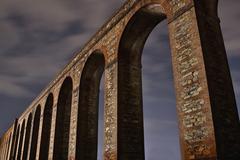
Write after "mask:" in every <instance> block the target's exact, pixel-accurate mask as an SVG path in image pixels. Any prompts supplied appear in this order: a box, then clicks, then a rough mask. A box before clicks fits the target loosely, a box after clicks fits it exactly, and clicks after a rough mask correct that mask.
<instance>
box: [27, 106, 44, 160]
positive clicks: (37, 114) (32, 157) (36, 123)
mask: <svg viewBox="0 0 240 160" xmlns="http://www.w3.org/2000/svg"><path fill="white" fill-rule="evenodd" d="M40 116H41V106H40V105H38V106H37V109H36V111H35V115H34V119H33V128H32V139H31V148H30V158H29V159H30V160H35V159H36V151H37V142H38V132H39V123H40Z"/></svg>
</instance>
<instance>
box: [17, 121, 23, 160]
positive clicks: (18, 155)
mask: <svg viewBox="0 0 240 160" xmlns="http://www.w3.org/2000/svg"><path fill="white" fill-rule="evenodd" d="M24 130H25V120H24V121H23V123H22V127H21V132H20V139H19V145H18V152H17V160H21V156H22V144H23V135H24Z"/></svg>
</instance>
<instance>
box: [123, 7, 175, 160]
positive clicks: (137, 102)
mask: <svg viewBox="0 0 240 160" xmlns="http://www.w3.org/2000/svg"><path fill="white" fill-rule="evenodd" d="M165 19H166V14H165V13H164V11H163V10H162V7H161V6H160V5H158V4H150V5H147V6H144V7H143V8H141V9H139V10H138V11H137V12H136V13H135V14H134V15H133V16H132V17H131V19H130V21H129V22H128V24H127V26H126V28H125V30H124V32H123V34H122V37H121V41H120V45H119V55H118V56H119V61H118V158H119V159H142V160H143V159H145V156H146V155H145V147H144V145H145V142H144V132H145V134H146V135H145V138H146V139H148V140H149V139H151V140H154V141H155V142H156V141H158V138H156V137H159V136H156V137H155V138H153V137H149V135H150V134H151V133H150V132H149V131H146V130H145V131H144V126H145V127H147V126H146V125H147V124H146V118H149V117H150V116H151V115H149V113H148V112H150V114H152V116H153V115H154V114H157V112H158V111H159V110H158V109H157V108H156V107H155V108H152V109H153V110H151V111H150V110H149V109H148V108H149V106H144V105H146V104H147V103H144V102H143V95H144V94H143V90H142V86H143V84H144V83H143V82H144V81H142V79H143V78H145V76H144V77H143V78H142V53H143V51H144V48H145V47H144V46H145V43H146V41H147V39H148V38H149V35H150V33H151V32H152V31H153V30H154V29H155V28H157V27H156V26H157V25H158V24H160V22H162V21H164V20H165ZM160 38H161V37H160ZM164 38H165V37H164ZM159 41H160V40H159ZM165 41H169V40H168V38H166V39H165ZM167 43H169V42H167ZM154 52H155V51H154ZM169 55H170V54H169ZM147 56H151V55H150V54H148V55H146V57H147ZM143 58H144V57H143ZM150 58H152V59H155V60H159V57H154V56H152V57H150ZM168 60H169V59H168ZM169 62H171V61H169ZM151 65H155V66H153V67H160V66H159V65H156V64H151ZM170 66H171V64H170ZM170 68H171V67H170ZM151 69H153V68H150V69H149V71H151ZM155 70H156V68H155ZM143 73H144V65H143ZM144 74H146V75H147V74H148V73H144ZM154 74H155V75H152V77H151V78H152V79H150V80H148V82H149V83H153V82H154V81H156V80H157V79H156V77H159V76H158V75H157V74H159V73H154ZM147 76H149V75H147ZM147 76H146V77H147ZM164 76H166V75H164ZM160 77H162V76H160ZM171 81H173V80H171ZM155 83H156V82H155ZM159 83H160V82H159ZM156 88H157V89H156ZM161 88H162V87H161V84H159V85H156V86H155V88H154V90H155V91H159V92H162V91H163V90H160V89H161ZM169 89H171V88H169ZM172 92H173V91H172ZM144 96H145V95H144ZM148 98H149V97H148ZM150 98H153V97H150ZM160 98H161V97H155V99H160ZM175 101H176V100H175V99H174V102H175ZM149 105H151V103H149ZM155 105H156V104H155ZM160 105H161V104H160ZM143 106H144V107H143ZM146 107H147V108H146ZM150 107H151V106H150ZM143 112H144V114H143ZM145 112H146V113H145ZM153 112H154V113H153ZM163 112H164V113H167V112H165V111H163ZM172 112H173V113H172V115H174V116H175V117H176V109H175V111H172ZM147 114H148V117H144V116H146V115H147ZM143 115H144V116H143ZM151 118H152V117H151ZM156 118H159V117H156ZM173 119H174V118H173ZM149 122H150V123H153V121H151V120H150V121H149ZM175 124H176V125H175V126H174V127H176V128H177V121H176V123H175ZM156 125H157V126H154V127H153V128H154V129H155V130H154V131H155V132H156V131H157V128H158V127H160V126H158V125H159V123H156ZM147 128H148V127H147ZM176 130H178V129H175V131H176ZM152 132H153V130H152ZM147 136H148V137H147ZM177 140H178V137H177ZM156 143H157V142H156ZM146 145H151V144H149V143H146ZM160 145H164V144H160ZM178 145H179V141H178ZM147 147H152V146H147ZM155 149H156V148H155ZM158 149H159V148H158ZM146 151H148V150H146ZM155 152H159V151H156V150H155ZM160 156H161V155H160ZM148 158H149V157H148ZM151 158H153V157H151ZM155 158H156V157H155ZM159 158H161V157H158V158H157V159H159Z"/></svg>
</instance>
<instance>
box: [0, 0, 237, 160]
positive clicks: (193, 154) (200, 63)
mask: <svg viewBox="0 0 240 160" xmlns="http://www.w3.org/2000/svg"><path fill="white" fill-rule="evenodd" d="M164 19H167V20H168V26H169V37H170V44H171V50H172V63H173V75H174V81H175V90H176V97H177V99H176V101H177V107H176V109H177V111H178V117H179V130H180V141H181V153H182V159H184V160H216V159H220V160H238V159H240V125H239V117H238V114H237V108H236V102H235V96H234V92H233V87H232V81H231V76H230V72H229V67H228V63H227V57H226V51H225V47H224V42H223V38H222V33H221V28H220V24H219V18H218V16H217V0H212V1H211V2H210V1H208V0H201V1H200V0H195V1H193V0H128V1H127V2H126V3H125V4H124V5H123V6H122V7H121V8H120V9H119V11H118V12H117V13H116V14H115V15H114V16H113V17H112V18H111V19H110V20H109V21H108V22H107V23H106V24H105V25H104V26H103V27H102V28H101V29H100V30H99V31H98V32H97V33H96V34H95V35H94V36H93V37H92V39H90V41H88V43H86V45H85V46H84V47H83V49H82V50H80V51H79V52H77V53H76V56H75V58H74V59H73V60H72V61H71V62H70V63H69V64H68V65H67V66H66V67H65V68H64V69H63V70H62V72H61V73H59V74H58V76H57V77H56V78H55V80H54V81H52V82H51V83H50V84H49V85H48V86H47V88H46V89H44V90H43V91H42V93H40V95H39V96H38V97H37V98H36V99H35V100H34V101H33V102H32V104H31V105H30V106H29V107H28V108H27V109H26V111H25V112H24V113H23V114H22V115H21V116H20V117H19V118H18V119H16V121H15V122H14V124H13V126H12V127H11V128H10V129H9V130H8V131H7V132H6V133H5V134H4V135H3V136H2V137H1V140H0V159H1V160H15V159H24V158H23V157H25V156H26V157H27V158H26V159H31V160H32V159H37V160H38V159H44V158H42V157H48V159H49V160H52V159H58V160H59V159H64V160H65V159H69V160H74V159H88V160H91V159H95V160H96V156H91V155H96V154H95V153H96V145H97V136H96V134H97V132H96V128H95V127H96V125H97V118H96V116H97V114H96V109H97V107H98V102H97V101H98V98H97V96H98V95H97V90H98V88H99V81H100V78H101V74H102V72H101V68H105V69H104V70H105V72H104V74H105V98H104V100H105V102H104V104H105V107H104V108H105V110H104V123H105V124H104V128H105V129H104V131H105V138H104V159H105V160H117V159H118V160H143V159H144V138H143V113H142V112H143V110H142V80H141V52H142V48H143V46H144V43H145V41H146V39H147V37H148V34H149V33H150V32H151V30H152V29H153V28H154V27H155V25H157V24H158V23H160V22H161V21H162V20H164ZM96 53H97V55H101V56H103V57H104V60H103V61H104V62H101V63H100V62H99V60H98V58H97V57H99V56H96ZM90 59H93V60H91V62H89V61H90ZM89 63H90V64H91V65H88V64H89ZM219 64H221V65H219ZM99 68H100V69H99ZM84 70H87V71H88V72H91V73H88V74H87V73H84V72H83V71H84ZM66 79H68V80H67V81H65V80H66ZM85 81H89V84H90V85H85V84H88V83H85ZM63 82H64V85H63ZM81 84H82V85H81ZM62 85H63V86H62ZM71 85H72V87H70V88H71V89H70V90H69V87H65V86H71ZM66 88H68V89H66ZM80 88H81V89H82V90H81V89H80ZM60 93H61V94H60ZM59 94H60V95H61V96H59ZM50 95H51V96H52V100H51V103H49V102H48V103H46V102H47V99H48V97H49V96H50ZM91 95H93V96H91ZM69 96H70V97H69ZM59 97H62V99H60V98H59ZM69 98H70V99H69ZM66 99H67V100H66ZM59 106H61V112H57V110H58V109H59V110H60V107H59ZM84 106H87V107H85V108H84ZM69 107H71V108H70V109H69ZM37 108H38V109H37ZM49 108H51V109H49ZM47 109H48V110H47ZM46 110H47V111H46ZM39 111H40V117H37V118H36V115H38V114H36V112H37V113H38V112H39ZM45 111H46V112H45ZM49 112H50V113H49ZM60 113H61V115H60ZM30 115H31V116H30ZM80 116H82V117H80ZM29 117H32V118H31V119H28V118H29ZM58 117H60V118H58ZM34 119H39V122H38V123H37V124H38V125H36V123H34ZM48 119H50V123H47V125H50V126H47V125H46V123H43V122H44V121H45V120H48ZM28 121H30V122H31V123H29V124H30V130H29V127H28V125H27V122H28ZM23 124H26V125H23ZM62 126H63V127H62ZM91 126H95V127H91ZM56 127H57V128H59V127H60V129H58V132H56V130H55V128H56ZM81 127H82V128H83V129H82V130H83V131H82V130H80V128H81ZM156 127H157V126H156ZM27 128H28V129H27ZM43 128H46V129H44V131H43ZM61 129H62V130H61ZM28 130H29V131H28ZM60 130H61V132H59V131H60ZM27 133H28V134H27ZM34 135H37V140H36V141H35V139H34V138H33V136H34ZM56 137H62V140H60V141H59V140H58V141H56ZM77 137H78V138H77ZM43 140H44V142H43ZM46 141H47V143H46ZM26 142H28V144H25V143H26ZM66 143H68V145H66ZM41 144H48V145H47V146H43V145H41ZM56 146H58V147H57V148H56ZM63 146H65V147H63ZM66 146H67V147H66ZM76 146H78V147H76ZM43 148H44V149H45V150H46V149H47V150H48V152H42V151H43ZM79 149H81V150H79ZM35 152H36V153H35ZM30 153H32V154H30ZM63 153H64V154H63ZM90 153H91V154H90ZM44 154H45V155H44ZM46 154H47V155H46ZM61 154H63V155H61ZM78 154H81V155H78ZM56 157H57V158H56ZM86 157H87V158H86ZM45 159H46V158H45Z"/></svg>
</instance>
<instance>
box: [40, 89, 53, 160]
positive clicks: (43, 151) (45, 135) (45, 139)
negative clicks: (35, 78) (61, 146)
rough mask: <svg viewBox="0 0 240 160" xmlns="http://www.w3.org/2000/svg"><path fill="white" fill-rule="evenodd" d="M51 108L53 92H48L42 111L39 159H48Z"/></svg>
mask: <svg viewBox="0 0 240 160" xmlns="http://www.w3.org/2000/svg"><path fill="white" fill-rule="evenodd" d="M52 109H53V94H52V93H51V94H49V96H48V98H47V101H46V104H45V108H44V112H43V126H42V136H41V145H40V155H39V159H40V160H45V159H48V152H49V144H50V133H51V124H52Z"/></svg>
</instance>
